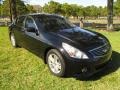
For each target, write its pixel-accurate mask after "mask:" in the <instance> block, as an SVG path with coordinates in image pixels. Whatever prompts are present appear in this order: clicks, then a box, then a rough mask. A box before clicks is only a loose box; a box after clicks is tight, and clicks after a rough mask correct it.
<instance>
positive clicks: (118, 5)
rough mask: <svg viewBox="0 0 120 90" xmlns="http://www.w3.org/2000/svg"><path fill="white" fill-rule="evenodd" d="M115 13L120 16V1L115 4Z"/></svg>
mask: <svg viewBox="0 0 120 90" xmlns="http://www.w3.org/2000/svg"><path fill="white" fill-rule="evenodd" d="M114 13H115V15H116V16H120V0H117V1H116V2H115V3H114Z"/></svg>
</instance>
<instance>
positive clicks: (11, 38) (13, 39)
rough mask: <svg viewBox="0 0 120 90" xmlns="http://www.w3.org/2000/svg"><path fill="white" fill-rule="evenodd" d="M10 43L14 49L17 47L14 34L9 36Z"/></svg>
mask: <svg viewBox="0 0 120 90" xmlns="http://www.w3.org/2000/svg"><path fill="white" fill-rule="evenodd" d="M10 41H11V44H12V46H13V47H15V48H17V47H18V45H17V42H16V39H15V35H14V33H11V34H10Z"/></svg>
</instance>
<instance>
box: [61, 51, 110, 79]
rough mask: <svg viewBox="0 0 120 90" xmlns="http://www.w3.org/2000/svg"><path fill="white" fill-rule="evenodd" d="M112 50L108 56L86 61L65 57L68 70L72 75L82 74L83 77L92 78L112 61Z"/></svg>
mask: <svg viewBox="0 0 120 90" xmlns="http://www.w3.org/2000/svg"><path fill="white" fill-rule="evenodd" d="M111 55H112V49H110V50H109V51H108V52H107V54H106V55H103V56H101V57H97V58H91V59H86V60H80V59H74V58H70V57H69V56H67V55H65V54H64V55H63V58H64V60H65V63H66V68H67V70H68V72H69V73H71V74H78V73H79V74H82V75H83V76H85V77H87V76H91V75H93V74H94V73H97V72H99V71H100V70H102V69H103V68H105V66H106V64H108V63H109V61H110V60H111Z"/></svg>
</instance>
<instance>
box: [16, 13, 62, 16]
mask: <svg viewBox="0 0 120 90" xmlns="http://www.w3.org/2000/svg"><path fill="white" fill-rule="evenodd" d="M37 15H38V16H39V15H40V16H41V15H43V16H44V15H45V16H58V17H63V16H62V15H58V14H49V13H32V14H26V15H20V16H37ZM20 16H18V17H20Z"/></svg>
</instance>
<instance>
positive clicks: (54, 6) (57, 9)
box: [43, 1, 61, 14]
mask: <svg viewBox="0 0 120 90" xmlns="http://www.w3.org/2000/svg"><path fill="white" fill-rule="evenodd" d="M43 10H44V12H47V13H56V14H58V13H61V4H59V3H58V2H54V1H50V2H48V4H45V5H44V7H43Z"/></svg>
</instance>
